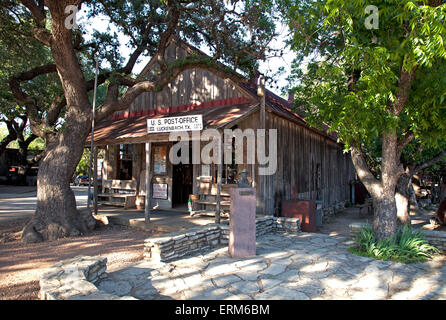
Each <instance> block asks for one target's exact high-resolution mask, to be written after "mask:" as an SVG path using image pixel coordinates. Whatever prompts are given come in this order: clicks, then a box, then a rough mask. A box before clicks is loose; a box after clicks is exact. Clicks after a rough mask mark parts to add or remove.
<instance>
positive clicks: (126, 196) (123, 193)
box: [98, 180, 137, 209]
mask: <svg viewBox="0 0 446 320" xmlns="http://www.w3.org/2000/svg"><path fill="white" fill-rule="evenodd" d="M136 187H137V182H136V180H104V181H102V193H100V194H98V203H101V204H105V205H110V206H121V207H124V208H125V209H130V208H134V207H135V206H136V203H135V202H136Z"/></svg>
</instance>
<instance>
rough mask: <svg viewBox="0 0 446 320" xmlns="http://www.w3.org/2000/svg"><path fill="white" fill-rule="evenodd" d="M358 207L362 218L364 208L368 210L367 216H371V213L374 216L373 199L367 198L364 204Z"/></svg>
mask: <svg viewBox="0 0 446 320" xmlns="http://www.w3.org/2000/svg"><path fill="white" fill-rule="evenodd" d="M356 207H357V208H359V215H360V216H361V212H362V209H364V208H367V214H370V211H372V214H373V199H372V198H367V199H365V201H364V203H363V204H358V205H357V206H356Z"/></svg>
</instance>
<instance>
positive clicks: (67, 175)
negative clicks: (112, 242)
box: [22, 1, 95, 242]
mask: <svg viewBox="0 0 446 320" xmlns="http://www.w3.org/2000/svg"><path fill="white" fill-rule="evenodd" d="M48 6H49V7H50V9H51V12H52V14H53V20H52V35H51V36H50V38H48V39H47V41H48V42H49V44H50V47H51V52H52V55H53V58H54V62H55V64H56V67H57V72H58V74H59V78H60V80H61V84H62V87H63V90H64V95H65V99H66V103H67V104H66V109H67V116H66V122H65V124H64V128H62V130H59V132H57V133H53V134H51V133H50V134H47V135H46V143H47V148H46V154H45V156H44V158H43V159H42V160H41V162H40V167H39V173H38V176H37V208H36V212H35V214H34V216H33V218H32V220H31V221H30V222H29V223H28V225H27V226H26V227H25V228H24V230H23V233H22V241H24V242H38V241H42V240H47V239H48V240H53V239H58V238H61V237H66V236H76V235H81V234H84V233H85V232H87V231H88V230H89V229H93V228H94V226H95V219H94V218H93V216H92V215H91V213H90V212H88V213H85V214H84V215H82V214H81V213H79V211H77V209H76V199H75V196H74V192H73V191H72V190H71V188H70V180H71V177H72V176H73V174H74V171H75V169H76V166H77V164H78V163H79V161H80V159H81V157H82V153H83V148H84V143H83V142H84V141H85V139H86V137H87V135H88V133H89V131H90V129H91V120H92V112H91V105H90V102H89V99H88V90H87V87H86V81H85V78H84V75H83V73H82V70H81V67H80V65H79V61H78V59H77V57H76V53H75V50H74V47H73V43H72V33H71V30H68V29H67V28H65V25H64V18H63V17H64V15H65V13H64V8H65V7H64V6H63V3H57V2H54V1H52V2H49V3H48Z"/></svg>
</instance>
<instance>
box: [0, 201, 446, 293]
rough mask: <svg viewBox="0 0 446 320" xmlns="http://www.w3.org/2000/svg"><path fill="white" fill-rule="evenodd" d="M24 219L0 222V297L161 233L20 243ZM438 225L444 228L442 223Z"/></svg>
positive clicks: (113, 264) (131, 253) (344, 222)
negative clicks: (56, 267)
mask: <svg viewBox="0 0 446 320" xmlns="http://www.w3.org/2000/svg"><path fill="white" fill-rule="evenodd" d="M433 215H435V210H434V208H432V209H430V210H421V211H420V212H416V213H413V216H412V219H413V220H412V223H413V224H414V225H415V226H417V227H422V226H423V225H428V223H429V218H430V217H431V216H433ZM372 220H373V216H372V215H371V214H367V213H366V210H363V212H362V213H361V214H360V213H359V209H358V208H355V207H351V208H347V209H345V210H344V211H342V212H338V213H337V214H335V215H334V216H332V217H331V218H330V220H329V221H328V222H326V223H324V225H323V226H322V227H321V228H319V229H318V232H321V233H325V234H330V235H344V236H349V227H348V226H349V224H350V223H352V222H365V221H369V223H372ZM27 221H28V219H20V220H13V221H7V222H1V223H0V300H34V299H38V292H39V278H40V275H41V274H42V273H43V272H44V271H45V269H46V268H48V267H50V266H51V265H53V264H55V263H57V262H59V261H61V260H64V259H68V258H72V257H75V256H78V255H91V256H93V255H98V256H103V257H107V258H108V262H107V272H113V271H114V270H116V269H118V268H122V266H123V264H125V263H131V262H136V261H139V260H141V259H142V254H143V246H144V239H146V238H148V237H149V236H156V235H159V234H161V233H159V232H158V233H155V232H152V233H150V232H145V231H141V230H138V229H132V228H129V227H124V226H117V225H107V226H102V227H100V228H99V229H97V230H94V231H93V232H92V233H90V234H88V235H86V236H84V237H75V238H67V239H60V240H57V241H50V242H44V243H37V244H23V243H21V241H20V234H21V230H22V228H23V226H24V225H25V224H26V222H27ZM441 229H442V230H444V231H446V227H442V228H441ZM437 230H439V229H438V228H437Z"/></svg>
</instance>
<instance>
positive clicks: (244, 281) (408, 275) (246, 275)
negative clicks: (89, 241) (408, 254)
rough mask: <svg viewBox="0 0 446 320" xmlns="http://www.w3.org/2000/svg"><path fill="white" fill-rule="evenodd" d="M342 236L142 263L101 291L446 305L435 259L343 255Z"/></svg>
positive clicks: (269, 241) (113, 276)
mask: <svg viewBox="0 0 446 320" xmlns="http://www.w3.org/2000/svg"><path fill="white" fill-rule="evenodd" d="M352 244H353V243H352V241H351V240H350V239H348V238H345V237H340V236H329V235H324V234H314V233H300V234H297V235H292V234H289V235H288V234H287V235H284V234H270V235H265V236H262V237H260V238H259V239H258V240H257V256H255V257H252V258H245V259H232V258H230V257H229V256H228V254H227V247H224V248H218V249H214V250H212V251H210V252H207V253H205V254H203V255H196V256H192V257H186V258H184V259H181V260H177V261H173V262H170V263H159V264H153V263H150V262H140V263H136V264H132V265H128V266H126V267H125V268H123V269H121V270H119V271H116V272H113V273H109V274H107V277H106V278H105V279H103V280H102V281H101V282H100V283H99V284H98V288H99V289H100V290H104V291H106V292H109V293H111V294H116V295H119V296H124V295H130V296H133V297H136V298H138V299H149V300H152V299H199V300H201V299H206V300H222V299H243V300H248V299H280V300H285V299H288V300H307V299H325V300H333V299H367V300H369V299H402V300H406V299H429V300H432V299H446V265H445V264H444V262H445V260H444V257H442V256H439V257H437V258H435V259H434V260H432V261H430V262H427V263H417V264H411V265H404V264H400V263H394V262H387V261H377V260H374V259H371V258H365V257H359V256H356V255H353V254H351V253H349V252H348V250H347V249H348V247H350V246H351V245H352Z"/></svg>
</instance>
